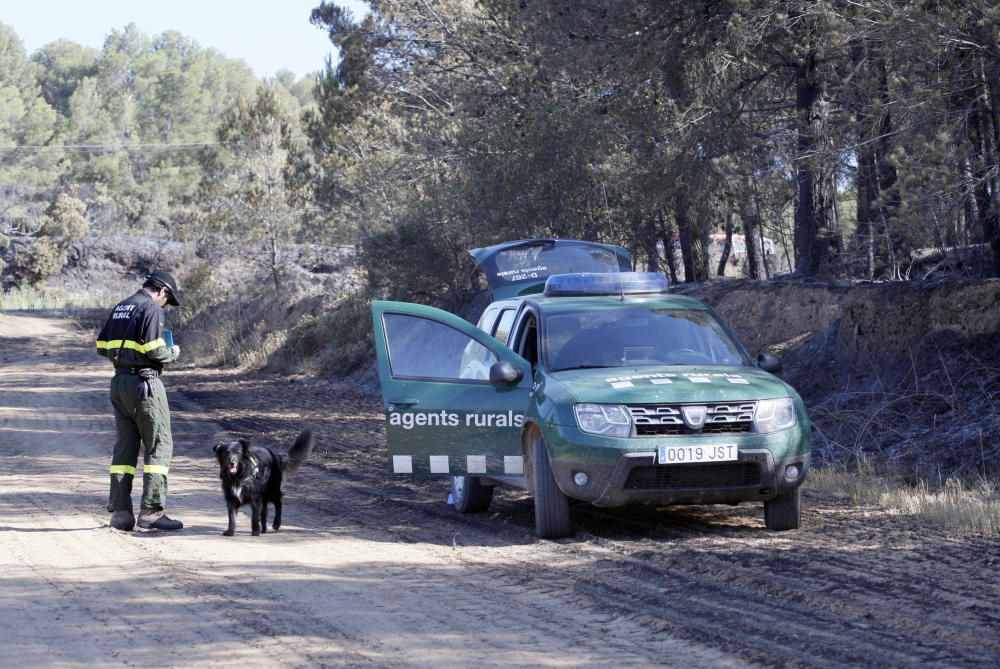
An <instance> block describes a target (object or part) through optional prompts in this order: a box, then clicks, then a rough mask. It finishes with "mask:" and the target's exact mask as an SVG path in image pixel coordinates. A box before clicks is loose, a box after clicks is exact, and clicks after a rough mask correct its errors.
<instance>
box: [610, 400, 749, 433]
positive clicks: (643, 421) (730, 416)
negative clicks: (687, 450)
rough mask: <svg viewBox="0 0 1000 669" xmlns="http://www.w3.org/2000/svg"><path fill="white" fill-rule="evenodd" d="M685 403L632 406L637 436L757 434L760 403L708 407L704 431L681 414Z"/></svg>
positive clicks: (706, 407)
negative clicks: (755, 417) (755, 414)
mask: <svg viewBox="0 0 1000 669" xmlns="http://www.w3.org/2000/svg"><path fill="white" fill-rule="evenodd" d="M683 406H699V405H683V404H661V405H632V406H629V407H628V410H629V413H631V414H632V422H633V423H634V424H635V436H637V437H663V436H674V435H690V434H745V433H747V432H753V412H754V410H755V409H756V408H757V403H756V402H740V403H728V404H705V405H700V406H704V407H705V424H704V425H703V426H702V428H701V429H700V430H695V429H692V428H690V427H688V426H687V424H686V423H685V422H684V415H683V414H682V413H681V408H682V407H683Z"/></svg>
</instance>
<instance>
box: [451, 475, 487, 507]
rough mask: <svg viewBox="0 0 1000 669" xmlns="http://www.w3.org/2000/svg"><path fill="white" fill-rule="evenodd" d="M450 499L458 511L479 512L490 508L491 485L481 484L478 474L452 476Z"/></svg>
mask: <svg viewBox="0 0 1000 669" xmlns="http://www.w3.org/2000/svg"><path fill="white" fill-rule="evenodd" d="M451 499H452V503H453V504H454V505H455V509H457V510H458V512H459V513H479V512H481V511H485V510H486V509H488V508H490V502H492V501H493V486H488V485H483V484H482V483H480V481H479V477H478V476H452V477H451Z"/></svg>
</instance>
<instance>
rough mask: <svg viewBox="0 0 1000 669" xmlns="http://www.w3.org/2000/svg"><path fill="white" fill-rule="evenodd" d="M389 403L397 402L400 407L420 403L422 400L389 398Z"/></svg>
mask: <svg viewBox="0 0 1000 669" xmlns="http://www.w3.org/2000/svg"><path fill="white" fill-rule="evenodd" d="M389 404H395V405H396V406H398V407H403V408H406V407H411V406H413V405H414V404H420V400H414V399H409V398H404V399H398V400H389Z"/></svg>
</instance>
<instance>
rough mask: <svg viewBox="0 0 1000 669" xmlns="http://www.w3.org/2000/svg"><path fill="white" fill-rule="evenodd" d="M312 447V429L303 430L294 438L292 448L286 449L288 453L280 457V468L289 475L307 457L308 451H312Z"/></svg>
mask: <svg viewBox="0 0 1000 669" xmlns="http://www.w3.org/2000/svg"><path fill="white" fill-rule="evenodd" d="M312 448H313V437H312V430H303V431H302V434H300V435H299V438H298V439H296V440H295V443H294V444H292V448H291V449H290V450H289V451H288V455H286V456H285V457H283V458H281V468H282V469H283V470H284V471H286V472H287V473H288V474H289V475H292V474H294V473H295V471H296V470H297V469H298V468H299V467H301V466H302V463H303V462H305V461H306V458H307V457H309V453H311V452H312Z"/></svg>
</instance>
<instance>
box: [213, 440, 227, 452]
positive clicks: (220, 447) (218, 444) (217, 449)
mask: <svg viewBox="0 0 1000 669" xmlns="http://www.w3.org/2000/svg"><path fill="white" fill-rule="evenodd" d="M223 446H225V444H224V443H222V442H221V441H220V442H219V443H217V444H216V445H215V446H213V447H212V450H213V451H215V454H216V455H218V454H219V452H220V451H221V450H222V448H223Z"/></svg>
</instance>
